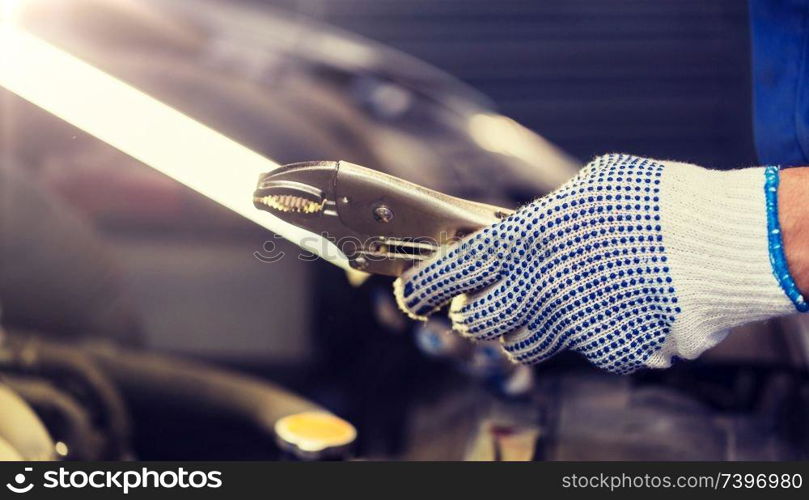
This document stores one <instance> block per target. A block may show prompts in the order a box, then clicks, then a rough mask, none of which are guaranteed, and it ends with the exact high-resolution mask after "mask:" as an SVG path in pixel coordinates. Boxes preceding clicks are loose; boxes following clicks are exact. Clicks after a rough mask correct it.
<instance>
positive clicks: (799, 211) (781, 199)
mask: <svg viewBox="0 0 809 500" xmlns="http://www.w3.org/2000/svg"><path fill="white" fill-rule="evenodd" d="M778 218H779V221H780V223H781V237H782V239H783V242H784V253H785V255H786V259H787V265H788V266H789V271H790V273H791V274H792V277H793V279H794V280H795V283H796V284H797V286H798V288H799V289H800V290H801V292H802V293H803V294H804V295H805V296H806V295H807V294H809V167H802V168H790V169H785V170H782V171H781V182H780V186H779V189H778Z"/></svg>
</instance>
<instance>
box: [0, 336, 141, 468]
mask: <svg viewBox="0 0 809 500" xmlns="http://www.w3.org/2000/svg"><path fill="white" fill-rule="evenodd" d="M0 369H2V370H4V371H11V372H12V373H14V372H16V373H19V374H24V375H33V376H40V377H43V378H47V379H49V380H50V381H52V382H53V383H55V384H57V385H60V386H63V387H64V386H66V384H68V383H70V382H73V383H75V384H77V385H78V386H79V387H84V388H86V389H89V390H88V391H87V396H89V397H90V398H91V399H92V400H93V401H92V403H94V405H95V407H97V408H98V409H100V415H99V417H100V422H99V424H100V425H99V426H100V427H101V428H102V429H103V430H104V433H105V435H106V436H107V437H108V440H107V446H106V450H105V453H104V458H105V459H120V458H123V457H126V456H128V455H129V443H130V436H131V424H130V419H129V410H128V409H127V406H126V403H125V402H124V399H123V397H122V396H121V394H120V392H119V391H118V388H117V387H116V386H115V385H114V384H113V382H112V381H111V380H110V379H109V378H108V377H107V375H106V374H105V373H104V372H103V371H102V370H101V369H100V368H99V367H98V366H97V365H96V363H95V362H94V361H93V359H92V358H91V357H90V356H88V355H87V353H85V352H84V351H83V350H82V349H81V348H79V347H74V346H69V345H64V344H58V343H55V342H50V341H46V340H44V339H41V338H37V337H34V336H30V335H19V334H16V335H12V334H8V335H6V336H5V338H4V341H3V342H2V343H1V344H0Z"/></svg>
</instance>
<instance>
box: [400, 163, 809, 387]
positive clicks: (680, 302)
mask: <svg viewBox="0 0 809 500" xmlns="http://www.w3.org/2000/svg"><path fill="white" fill-rule="evenodd" d="M777 184H778V170H777V169H776V168H773V167H767V168H750V169H743V170H735V171H729V172H720V171H711V170H706V169H703V168H700V167H697V166H694V165H688V164H684V163H674V162H666V161H656V160H650V159H645V158H638V157H633V156H627V155H607V156H602V157H599V158H597V159H595V160H594V161H593V162H592V163H590V164H589V165H587V166H586V167H585V168H584V169H583V170H582V171H581V172H580V173H579V175H577V176H576V177H575V178H573V179H572V180H571V181H569V182H568V183H567V184H566V185H564V186H563V187H562V188H560V189H559V190H557V191H556V192H554V193H552V194H550V195H549V196H547V197H544V198H542V199H539V200H537V201H535V202H533V203H532V204H530V205H528V206H525V207H523V208H521V209H520V210H519V211H517V212H516V213H515V214H514V215H512V216H511V217H509V218H507V219H505V220H503V221H501V222H498V223H497V224H495V225H493V226H491V227H488V228H486V229H483V230H481V231H479V232H477V233H475V234H474V235H471V236H469V237H468V238H466V239H465V240H463V241H461V242H460V243H458V244H457V245H455V246H453V247H450V248H447V249H445V251H444V252H443V253H442V255H439V256H437V257H436V258H434V259H433V260H432V261H429V262H424V263H421V264H420V265H419V266H417V267H415V268H413V269H410V270H409V271H408V272H407V273H406V274H404V275H403V276H401V277H400V278H399V279H398V280H397V281H396V282H395V284H394V293H395V295H396V298H397V302H398V303H399V306H400V307H401V308H402V309H403V310H404V311H406V312H407V313H408V314H409V315H411V316H412V317H414V318H421V319H423V318H424V317H425V316H426V315H428V314H431V313H432V312H434V311H436V310H437V309H438V308H440V307H441V306H443V305H445V304H446V303H449V302H450V301H451V305H450V313H449V314H450V318H451V320H452V324H453V328H454V329H455V330H457V331H458V332H460V333H461V334H463V335H466V336H468V337H472V338H474V339H493V338H500V340H501V342H502V345H503V347H504V348H505V350H506V352H507V353H508V354H509V356H510V357H511V358H512V359H513V360H515V361H518V362H521V363H535V362H540V361H542V360H545V359H547V358H549V357H551V356H553V355H554V354H556V353H558V352H560V351H562V350H564V349H570V350H573V351H576V352H579V353H581V354H582V355H584V356H585V357H586V358H587V359H588V360H590V361H591V362H592V363H593V364H595V365H597V366H599V367H601V368H604V369H605V370H609V371H611V372H616V373H629V372H632V371H634V370H636V369H638V368H641V367H644V366H646V367H656V368H662V367H667V366H669V365H670V364H671V360H672V358H673V357H674V356H677V357H681V358H687V359H693V358H695V357H697V356H698V355H699V354H701V353H702V352H703V351H705V350H706V349H708V348H710V347H712V346H714V345H716V344H717V343H718V342H720V341H721V340H722V339H723V338H724V337H725V335H726V334H727V331H728V329H730V328H731V327H733V326H737V325H740V324H743V323H747V322H750V321H755V320H759V319H764V318H768V317H772V316H776V315H781V314H787V313H790V312H794V311H795V310H796V308H798V309H803V308H805V306H806V304H805V302H803V298H802V297H801V296H800V293H799V292H798V291H797V289H796V288H795V286H794V281H792V279H791V277H790V276H789V272H788V270H786V264H785V260H784V256H783V251H782V249H781V238H780V233H779V232H778V231H779V229H778V217H777V203H776V200H777Z"/></svg>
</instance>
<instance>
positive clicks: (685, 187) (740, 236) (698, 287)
mask: <svg viewBox="0 0 809 500" xmlns="http://www.w3.org/2000/svg"><path fill="white" fill-rule="evenodd" d="M663 163H664V164H665V165H666V168H665V170H664V174H663V177H662V179H661V190H660V192H661V196H660V211H661V212H662V213H663V214H665V223H664V226H663V228H662V231H663V241H664V244H665V246H666V253H667V256H668V259H669V264H670V269H671V277H672V279H673V285H674V288H675V289H676V296H677V299H676V300H677V301H678V302H679V304H678V305H679V307H680V309H681V311H682V313H681V314H679V315H678V317H677V320H676V321H675V322H674V324H673V325H672V329H671V333H670V334H669V335H668V337H667V338H666V341H665V342H664V344H663V346H662V347H661V349H660V350H659V351H657V352H656V353H655V354H653V355H652V356H651V357H650V358H649V359H647V360H646V363H645V364H646V365H647V366H649V367H654V368H663V367H667V366H670V364H671V360H672V358H673V357H675V356H677V357H680V358H686V359H693V358H696V357H697V356H699V355H700V354H701V353H702V352H704V351H705V350H707V349H709V348H711V347H713V346H715V345H716V344H717V343H719V342H720V341H722V340H723V339H724V338H725V336H726V335H727V332H728V330H729V329H730V328H733V327H734V326H738V325H741V324H744V323H749V322H752V321H757V320H762V319H766V318H771V317H773V316H779V315H784V314H789V313H793V312H795V311H796V305H795V304H794V303H793V300H791V299H790V297H788V296H787V293H786V292H785V288H784V287H782V283H781V282H782V281H783V280H780V281H779V278H777V275H776V272H777V271H778V266H777V265H776V264H775V262H776V261H777V259H775V260H771V255H777V254H780V255H781V259H783V253H782V252H781V249H780V234H779V233H775V234H770V231H769V230H768V222H769V226H772V224H773V221H774V223H775V225H776V227H775V228H776V229H777V223H778V218H777V211H776V212H775V214H774V215H773V210H774V209H775V210H777V198H776V201H775V203H774V205H773V197H775V196H776V195H777V193H776V192H775V191H773V190H772V189H771V188H772V185H771V183H772V182H771V178H772V170H767V169H766V168H748V169H741V170H734V171H730V172H721V171H712V170H706V169H703V168H701V167H697V166H694V165H689V164H684V163H673V162H671V163H669V162H663ZM775 175H776V177H775V179H776V181H777V171H776V172H775ZM768 189H769V190H768ZM768 193H770V194H768ZM768 198H770V199H769V204H768ZM768 217H769V219H768ZM772 242H777V243H778V246H777V247H773V246H772V244H771V243H772ZM783 268H784V269H783V270H781V272H780V275H781V276H782V277H783V276H785V277H786V278H788V280H791V278H790V277H789V272H788V271H786V264H785V262H784V266H783ZM799 296H800V294H799V293H798V297H799Z"/></svg>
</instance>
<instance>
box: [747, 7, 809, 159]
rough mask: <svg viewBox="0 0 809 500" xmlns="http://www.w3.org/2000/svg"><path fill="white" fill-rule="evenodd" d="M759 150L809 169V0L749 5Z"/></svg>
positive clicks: (768, 156)
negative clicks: (807, 166) (808, 166)
mask: <svg viewBox="0 0 809 500" xmlns="http://www.w3.org/2000/svg"><path fill="white" fill-rule="evenodd" d="M750 21H751V27H752V42H753V99H754V106H753V107H754V115H755V117H754V120H755V124H754V127H755V136H756V149H757V150H758V155H759V160H760V161H761V162H762V163H765V164H770V165H783V166H795V165H809V61H808V59H809V0H750Z"/></svg>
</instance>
